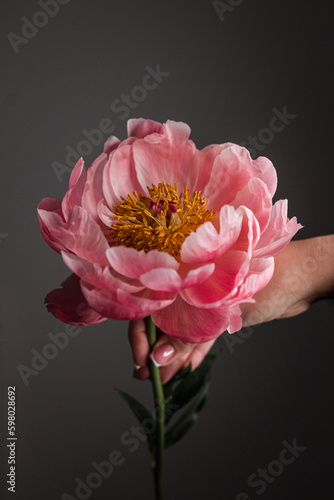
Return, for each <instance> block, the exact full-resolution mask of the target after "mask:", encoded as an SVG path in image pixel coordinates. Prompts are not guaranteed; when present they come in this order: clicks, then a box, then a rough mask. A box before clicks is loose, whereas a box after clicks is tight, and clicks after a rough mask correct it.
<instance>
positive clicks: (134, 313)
mask: <svg viewBox="0 0 334 500" xmlns="http://www.w3.org/2000/svg"><path fill="white" fill-rule="evenodd" d="M81 289H82V293H83V295H84V297H85V298H86V300H87V302H88V303H89V304H90V306H91V307H92V308H93V309H94V310H96V311H98V312H100V314H103V315H104V316H107V317H108V318H111V319H125V320H131V319H140V318H145V317H146V316H148V315H149V314H151V313H152V312H155V311H156V310H158V309H160V308H162V307H166V306H167V305H169V304H171V303H172V301H173V300H174V299H175V296H174V297H172V298H170V297H171V295H169V297H168V298H167V299H160V300H159V299H158V300H152V299H148V298H146V297H145V296H140V295H132V294H128V293H126V292H124V291H123V290H120V289H118V290H116V292H110V291H107V290H101V289H98V288H95V287H94V286H92V285H90V284H89V283H86V282H84V281H81ZM165 296H167V295H165Z"/></svg>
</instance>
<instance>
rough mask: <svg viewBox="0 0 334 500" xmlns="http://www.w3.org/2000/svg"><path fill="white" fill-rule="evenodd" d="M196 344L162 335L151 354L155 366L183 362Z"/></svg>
mask: <svg viewBox="0 0 334 500" xmlns="http://www.w3.org/2000/svg"><path fill="white" fill-rule="evenodd" d="M195 346H196V344H190V343H187V342H182V340H179V339H175V338H173V337H169V335H166V334H164V333H163V334H162V335H160V337H159V339H158V341H157V343H156V345H155V346H154V349H153V351H152V352H151V354H150V358H151V359H152V361H153V363H154V364H155V366H157V367H159V366H167V365H169V364H171V363H175V361H179V362H182V361H184V360H185V359H186V358H188V357H189V355H190V353H191V352H192V351H193V349H194V347H195Z"/></svg>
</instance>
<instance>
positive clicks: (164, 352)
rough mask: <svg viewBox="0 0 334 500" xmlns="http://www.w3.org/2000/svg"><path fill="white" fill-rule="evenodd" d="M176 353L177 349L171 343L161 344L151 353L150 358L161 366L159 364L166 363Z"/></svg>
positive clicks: (156, 364)
mask: <svg viewBox="0 0 334 500" xmlns="http://www.w3.org/2000/svg"><path fill="white" fill-rule="evenodd" d="M174 354H175V349H174V347H173V346H172V345H171V344H161V345H159V346H158V347H157V348H156V349H154V351H153V352H151V354H150V358H151V360H152V361H153V363H154V364H155V366H157V367H158V368H159V366H162V365H164V364H165V363H167V361H168V360H169V359H170V358H171V357H172V356H173V355H174Z"/></svg>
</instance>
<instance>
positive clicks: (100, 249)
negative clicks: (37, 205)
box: [39, 207, 109, 266]
mask: <svg viewBox="0 0 334 500" xmlns="http://www.w3.org/2000/svg"><path fill="white" fill-rule="evenodd" d="M39 215H40V217H41V219H42V221H43V223H44V224H45V226H46V227H47V231H48V234H49V235H50V239H52V241H53V242H54V244H55V245H56V246H58V248H59V251H60V250H66V251H70V252H72V253H74V254H76V255H78V256H79V257H83V258H84V259H86V260H88V261H89V262H96V263H97V264H100V265H102V266H107V265H108V260H107V258H106V251H107V249H108V248H109V245H108V242H107V240H106V239H105V237H104V235H103V233H102V231H101V229H100V227H99V226H98V224H97V223H96V222H95V221H94V220H93V219H92V218H91V216H90V215H89V214H88V212H86V210H84V209H83V208H82V207H73V208H72V209H71V210H70V213H69V218H68V221H67V222H64V221H63V220H62V219H61V218H60V216H59V215H58V214H55V213H52V212H47V211H45V210H39Z"/></svg>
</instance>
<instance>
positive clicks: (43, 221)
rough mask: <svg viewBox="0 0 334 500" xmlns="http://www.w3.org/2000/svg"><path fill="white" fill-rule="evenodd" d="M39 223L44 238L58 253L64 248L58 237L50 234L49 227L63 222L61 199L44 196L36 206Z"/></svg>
mask: <svg viewBox="0 0 334 500" xmlns="http://www.w3.org/2000/svg"><path fill="white" fill-rule="evenodd" d="M37 213H38V219H39V224H40V228H41V233H42V236H43V238H44V240H45V241H46V242H47V244H48V245H50V247H51V248H52V249H53V250H55V251H56V252H58V253H60V252H61V251H62V250H66V248H65V246H64V245H62V244H61V242H60V241H59V240H58V238H55V236H54V235H53V234H52V232H51V231H50V230H49V227H53V226H55V225H62V224H63V223H64V218H63V213H62V210H61V200H58V199H56V198H44V199H43V200H42V201H41V202H40V204H39V205H38V208H37Z"/></svg>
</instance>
